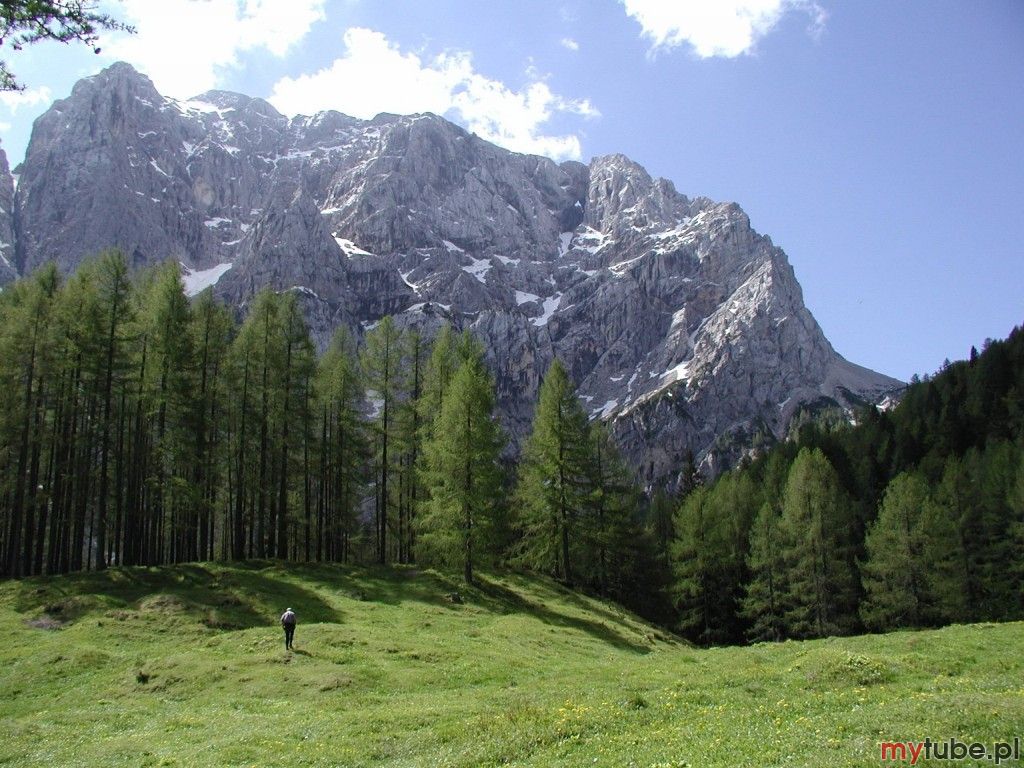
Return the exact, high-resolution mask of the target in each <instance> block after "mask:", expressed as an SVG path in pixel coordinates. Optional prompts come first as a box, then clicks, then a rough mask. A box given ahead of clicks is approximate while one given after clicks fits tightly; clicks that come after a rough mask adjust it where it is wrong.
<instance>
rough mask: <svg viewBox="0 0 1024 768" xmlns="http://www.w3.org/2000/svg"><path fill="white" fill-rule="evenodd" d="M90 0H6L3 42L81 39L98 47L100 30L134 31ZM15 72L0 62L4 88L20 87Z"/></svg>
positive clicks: (0, 9)
mask: <svg viewBox="0 0 1024 768" xmlns="http://www.w3.org/2000/svg"><path fill="white" fill-rule="evenodd" d="M96 8H97V4H96V3H94V2H89V1H88V0H4V2H3V3H2V4H0V45H2V44H4V43H8V44H10V46H11V47H12V48H13V49H14V50H16V51H19V50H21V49H22V48H23V47H24V46H26V45H31V44H32V43H37V42H39V41H40V40H53V41H56V42H58V43H72V42H79V43H83V44H84V45H87V46H89V47H90V48H92V49H93V50H94V51H95V52H96V53H99V52H100V49H99V48H98V47H96V43H97V41H98V40H99V32H100V30H110V31H125V32H134V31H135V30H134V29H133V28H132V27H130V26H128V25H127V24H124V23H122V22H120V21H117V20H116V19H114V18H113V17H112V16H109V15H107V14H105V13H99V12H98V11H97V10H96ZM21 88H22V86H20V85H19V84H18V81H17V80H16V79H15V77H14V74H13V73H12V72H11V71H10V70H9V69H8V68H7V65H6V63H4V62H0V91H12V90H20V89H21Z"/></svg>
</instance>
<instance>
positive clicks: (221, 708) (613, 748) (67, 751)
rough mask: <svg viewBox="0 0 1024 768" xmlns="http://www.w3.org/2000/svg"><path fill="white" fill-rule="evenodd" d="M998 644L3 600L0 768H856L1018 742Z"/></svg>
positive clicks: (511, 591) (105, 590)
mask: <svg viewBox="0 0 1024 768" xmlns="http://www.w3.org/2000/svg"><path fill="white" fill-rule="evenodd" d="M456 591H457V592H459V593H460V596H461V598H462V601H463V602H462V603H457V602H452V601H451V600H449V599H448V595H449V594H450V593H452V592H456ZM288 606H292V607H294V608H295V609H296V611H297V613H298V615H299V621H300V623H299V627H298V630H297V633H296V638H295V648H296V650H295V652H294V653H287V652H286V651H285V650H284V643H283V634H282V632H281V630H280V628H279V627H278V625H277V617H278V616H279V615H280V613H281V612H282V611H283V610H284V608H286V607H288ZM1022 628H1024V627H1022V625H1021V624H1005V625H991V624H984V625H973V626H963V627H950V628H947V629H943V630H938V631H930V632H898V633H893V634H889V635H880V636H865V637H856V638H845V639H828V640H820V641H812V642H805V643H783V644H778V645H757V646H752V647H749V648H724V649H712V650H700V649H695V648H691V647H689V646H687V645H686V644H684V643H681V642H679V641H677V640H675V639H674V638H673V637H671V636H670V635H669V634H667V633H665V632H664V631H662V630H659V629H657V628H654V627H652V626H650V625H648V624H646V623H644V622H642V621H640V620H638V619H636V618H635V617H633V616H632V615H630V614H629V613H627V612H625V611H623V610H621V609H619V608H618V607H616V606H614V605H611V604H608V603H603V602H600V601H596V600H592V599H590V598H587V597H583V596H580V595H578V594H575V593H573V592H570V591H568V590H566V589H564V588H562V587H561V586H560V585H557V584H555V583H553V582H550V581H547V580H543V579H536V578H532V577H525V576H521V575H515V574H501V575H491V576H487V577H485V578H484V579H482V582H481V585H480V586H479V587H477V588H471V589H470V588H467V587H466V586H465V585H464V584H462V583H460V582H459V581H457V580H453V579H448V578H447V577H444V576H441V575H438V574H435V573H433V572H429V571H419V570H416V569H411V568H410V569H401V568H398V569H363V568H343V567H334V566H283V565H280V564H275V563H261V564H253V565H248V566H223V565H212V564H203V565H190V566H178V567H173V568H161V569H115V570H112V571H110V572H108V573H105V574H83V575H78V576H70V577H64V578H53V579H31V580H26V581H23V582H8V583H5V584H2V585H0V633H2V637H3V639H4V640H3V642H4V646H3V651H2V653H0V660H2V662H3V664H2V668H0V691H3V696H2V698H0V733H3V734H4V738H3V739H0V764H11V765H47V766H76V765H82V766H93V765H95V766H158V765H167V766H175V765H177V766H186V765H189V766H190V765H196V766H206V765H213V766H216V765H235V766H250V765H257V766H264V765H285V764H288V765H293V766H295V765H298V766H340V765H343V766H364V765H393V766H413V765H447V766H477V765H505V764H513V765H516V764H522V765H536V766H561V765H564V766H579V765H606V766H628V765H635V766H645V767H646V766H679V765H690V766H694V767H695V768H696V767H697V766H734V765H750V766H771V765H777V766H824V765H842V766H846V765H851V766H852V765H863V766H868V765H871V766H877V765H879V764H880V760H879V742H881V741H897V740H917V739H923V738H925V737H926V736H930V737H931V738H933V739H936V738H944V737H946V738H948V737H950V736H955V737H957V738H959V739H961V740H966V741H985V742H991V741H995V740H1012V739H1013V737H1014V736H1019V735H1022V734H1024V632H1022ZM919 764H920V763H919Z"/></svg>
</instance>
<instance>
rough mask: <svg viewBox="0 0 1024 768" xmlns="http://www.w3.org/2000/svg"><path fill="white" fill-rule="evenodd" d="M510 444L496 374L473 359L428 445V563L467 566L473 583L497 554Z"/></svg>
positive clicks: (422, 522)
mask: <svg viewBox="0 0 1024 768" xmlns="http://www.w3.org/2000/svg"><path fill="white" fill-rule="evenodd" d="M504 444H505V438H504V435H503V434H502V431H501V427H500V425H499V424H498V422H497V420H496V418H495V416H494V384H493V382H492V381H491V377H490V374H489V373H488V372H487V369H486V368H485V367H484V365H483V363H482V361H480V360H468V361H466V362H464V363H463V364H462V365H461V366H460V367H459V369H458V370H457V371H456V373H455V376H454V377H453V378H452V381H451V386H450V387H449V390H448V393H447V394H446V395H445V397H444V401H443V403H442V406H441V413H440V414H439V415H438V418H437V422H436V423H435V425H434V431H433V435H432V436H431V438H430V440H428V441H427V442H426V443H425V445H424V446H423V452H424V458H425V462H424V463H425V471H424V473H423V481H424V485H425V486H426V487H427V489H428V491H429V496H428V501H427V502H426V503H425V506H424V510H423V514H422V515H421V517H420V519H419V521H418V524H417V530H418V531H419V535H418V541H419V546H420V550H421V552H422V554H423V559H424V560H426V561H427V562H436V563H438V564H440V565H443V566H454V565H459V566H461V568H462V573H463V577H464V578H465V580H466V582H467V583H472V582H473V568H474V564H475V563H477V562H479V561H480V560H481V559H482V558H484V557H486V556H487V555H489V554H493V552H494V550H495V549H496V546H495V544H496V539H497V537H496V536H495V535H494V534H495V531H496V530H497V528H498V523H499V521H498V519H497V517H498V514H499V511H500V510H501V501H500V500H501V488H502V485H503V478H502V468H501V464H500V461H499V459H500V455H501V451H502V448H503V447H504Z"/></svg>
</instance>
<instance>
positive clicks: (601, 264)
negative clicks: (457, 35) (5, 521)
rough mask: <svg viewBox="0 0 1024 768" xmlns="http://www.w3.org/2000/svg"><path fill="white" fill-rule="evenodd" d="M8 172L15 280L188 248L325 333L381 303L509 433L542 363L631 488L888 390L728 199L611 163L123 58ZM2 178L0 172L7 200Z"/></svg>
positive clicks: (520, 428) (213, 278) (80, 90)
mask: <svg viewBox="0 0 1024 768" xmlns="http://www.w3.org/2000/svg"><path fill="white" fill-rule="evenodd" d="M19 171H20V179H19V183H18V185H17V191H16V193H14V195H13V197H14V200H13V212H14V217H13V230H14V236H13V237H12V238H8V236H7V235H6V234H5V232H6V231H7V230H5V229H4V227H5V226H8V228H9V224H5V222H9V217H8V216H7V214H6V213H0V240H2V241H3V242H4V243H10V242H12V241H13V242H14V244H15V249H14V253H13V254H12V255H8V253H9V251H6V250H2V248H5V247H7V246H0V256H6V258H4V262H10V263H12V264H13V266H14V268H15V269H16V270H17V272H18V273H20V274H25V273H26V272H28V271H31V270H32V269H34V268H35V267H37V266H39V265H40V264H43V263H45V262H47V261H50V260H54V261H56V262H57V263H58V264H59V265H60V266H61V267H62V268H63V269H65V270H72V269H74V268H75V266H76V265H77V264H78V263H80V261H81V260H82V259H84V258H86V257H88V256H90V255H92V254H94V253H96V252H98V251H100V250H102V249H103V248H106V247H110V246H118V247H120V248H122V249H123V250H124V251H125V252H126V253H128V254H130V257H131V259H132V261H133V263H134V264H136V265H139V266H142V265H146V264H152V263H155V262H159V261H162V260H165V259H175V260H177V261H179V262H181V264H182V265H183V266H184V268H185V273H186V277H185V282H186V288H187V290H188V291H189V292H190V293H198V292H199V291H200V290H202V289H203V288H204V287H206V286H208V285H213V286H214V290H215V292H216V293H217V294H218V295H219V296H221V297H223V298H225V299H227V300H228V301H230V302H232V303H234V304H235V305H236V306H239V307H244V305H245V302H246V301H247V300H248V298H249V297H251V296H252V295H253V294H254V293H255V292H256V291H257V290H259V289H260V288H261V287H262V286H264V285H270V286H272V287H274V288H275V289H278V290H294V291H298V292H299V293H301V295H302V299H303V302H304V306H305V308H306V311H307V316H308V317H309V320H310V323H311V326H312V328H313V329H314V333H315V335H316V337H317V339H318V341H319V342H320V343H321V344H323V343H325V342H326V340H327V339H328V338H329V335H330V333H331V331H332V329H333V328H334V327H336V326H337V325H339V324H346V325H349V326H351V327H352V328H353V329H355V330H357V332H358V331H359V330H360V329H364V328H366V327H368V326H369V325H371V324H372V323H374V322H376V321H377V320H379V319H380V318H381V317H382V316H384V315H385V314H392V315H395V316H396V317H397V318H398V319H399V321H400V322H401V323H403V324H406V325H417V326H423V327H426V328H428V329H432V328H435V327H436V326H438V325H439V324H440V323H442V322H444V321H446V320H447V321H450V322H452V323H453V324H455V325H456V326H459V327H469V328H472V329H473V331H474V332H476V333H477V334H478V335H479V336H481V337H482V338H483V339H484V340H485V342H486V344H487V347H488V349H489V355H490V356H491V363H492V366H493V370H494V371H495V373H496V377H497V384H498V390H499V402H500V406H501V409H502V414H503V418H504V420H505V423H506V426H507V427H508V428H509V430H510V431H511V432H512V433H513V435H515V436H521V435H523V434H524V433H525V431H526V430H527V429H528V426H529V421H530V418H531V416H532V407H533V401H534V398H535V395H536V392H537V388H538V385H539V381H540V378H541V376H542V375H543V372H544V371H545V370H546V368H547V366H548V364H549V363H550V361H551V360H552V359H553V358H554V357H555V356H556V355H557V356H559V357H560V358H561V359H562V360H563V361H564V362H565V363H566V364H567V366H568V368H569V370H570V371H571V372H572V375H573V376H574V377H575V380H576V382H577V383H578V386H579V392H580V394H581V396H582V397H583V398H584V400H585V401H586V403H587V406H588V408H589V409H590V412H591V414H592V415H593V416H594V417H600V418H603V419H605V420H607V421H609V422H610V423H611V425H612V427H613V430H614V433H615V434H616V436H617V438H618V440H619V442H620V444H621V445H622V447H623V449H624V451H625V453H626V455H627V457H628V458H629V459H630V460H631V461H632V462H633V463H634V464H635V465H636V466H637V468H638V469H639V470H640V471H641V474H642V476H643V477H644V478H646V479H647V480H655V479H657V480H664V479H671V478H672V476H673V474H674V473H675V472H677V471H678V470H679V468H680V466H681V464H682V461H683V458H684V457H685V455H686V453H687V451H693V452H694V454H695V455H696V456H697V457H698V459H699V460H701V461H703V462H704V463H705V464H706V465H710V466H711V469H715V468H719V467H721V466H723V462H728V461H730V460H732V459H734V458H735V457H736V456H737V455H738V454H739V452H740V451H741V450H742V449H743V448H744V447H745V446H747V445H748V444H749V443H750V440H751V439H752V438H753V436H754V435H755V434H758V433H760V434H762V435H767V436H771V435H774V436H779V435H781V434H782V433H783V431H784V430H785V428H786V426H787V423H788V421H789V419H790V418H791V416H792V415H793V414H794V412H795V411H796V410H797V408H798V407H800V406H801V405H806V404H808V403H816V402H835V403H838V404H840V405H843V406H850V405H851V404H854V403H857V402H860V401H863V400H865V399H869V400H870V399H877V398H880V397H882V396H883V395H885V394H886V393H888V392H891V391H892V390H893V389H894V388H898V387H899V386H900V383H899V382H897V381H895V380H893V379H890V378H888V377H885V376H882V375H880V374H877V373H874V372H872V371H869V370H866V369H864V368H861V367H859V366H856V365H854V364H852V363H849V362H847V361H846V360H844V359H843V358H842V357H840V356H839V355H838V354H837V353H836V352H835V351H834V350H833V349H832V347H831V346H830V344H829V343H828V341H827V340H826V338H825V337H824V335H823V333H822V331H821V329H820V328H819V327H818V325H817V323H816V322H815V320H814V318H813V317H812V316H811V314H810V313H809V312H808V310H807V309H806V308H805V306H804V304H803V298H802V294H801V290H800V286H799V284H798V283H797V281H796V278H795V276H794V274H793V270H792V268H791V267H790V265H789V263H788V262H787V259H786V255H785V253H783V251H782V250H781V249H779V248H777V247H776V246H774V245H773V244H772V241H771V240H770V239H769V238H768V237H766V236H764V235H760V234H758V233H757V232H755V231H754V230H753V229H752V228H751V226H750V221H749V219H748V218H747V216H746V214H744V213H743V211H742V210H741V209H740V208H739V206H737V205H735V204H733V203H717V202H714V201H712V200H709V199H707V198H703V197H699V198H696V199H690V198H688V197H686V196H684V195H682V194H680V193H679V192H677V191H676V189H675V188H674V186H673V185H672V183H671V182H669V181H666V180H664V179H653V178H651V177H650V175H649V174H648V173H647V172H646V171H645V170H644V169H643V168H642V167H640V166H639V165H637V164H636V163H634V162H632V161H630V160H629V159H628V158H626V157H623V156H621V155H611V156H607V157H599V158H595V159H594V160H593V161H591V163H590V164H589V165H583V164H581V163H576V162H566V163H561V164H556V163H555V162H553V161H551V160H549V159H546V158H543V157H536V156H530V155H521V154H516V153H513V152H509V151H507V150H504V149H501V148H499V147H497V146H494V145H493V144H489V143H487V142H485V141H483V140H481V139H479V138H478V137H476V136H475V135H472V134H470V133H467V132H466V131H464V130H462V129H461V128H459V127H457V126H455V125H453V124H452V123H449V122H448V121H446V120H444V119H442V118H440V117H437V116H434V115H429V114H427V115H413V116H397V115H386V114H385V115H378V116H377V117H376V118H374V119H373V120H369V121H363V120H357V119H354V118H351V117H347V116H345V115H341V114H339V113H336V112H324V113H320V114H317V115H315V116H313V117H303V116H300V117H296V118H292V119H289V118H286V117H284V116H282V115H281V114H279V113H278V112H277V111H276V110H274V108H273V107H272V106H270V105H269V104H268V103H267V102H265V101H262V100H260V99H254V98H249V97H246V96H242V95H239V94H234V93H226V92H222V91H212V92H209V93H206V94H203V95H202V96H198V97H196V98H194V99H192V100H190V101H176V100H173V99H169V98H166V97H163V96H161V95H160V94H159V93H158V92H157V91H156V89H155V88H154V86H153V84H152V83H151V82H150V81H149V79H148V78H146V77H144V76H142V75H140V74H139V73H137V72H136V71H135V70H133V69H132V68H131V67H130V66H128V65H126V64H116V65H114V66H112V67H110V68H109V69H107V70H105V71H103V72H101V73H100V74H98V75H96V76H94V77H91V78H87V79H85V80H82V81H81V82H79V83H78V84H77V85H76V86H75V87H74V90H73V91H72V93H71V96H70V97H69V98H67V99H64V100H62V101H58V102H56V103H54V105H53V106H52V107H51V108H50V110H49V111H48V112H46V114H44V115H43V116H41V117H40V118H39V119H38V120H37V122H36V124H35V127H34V131H33V135H32V140H31V144H30V146H29V149H28V152H27V156H26V159H25V162H24V164H23V165H22V166H21V167H20V168H19ZM10 192H13V187H12V185H11V182H10V175H9V174H8V173H7V172H6V165H4V166H2V167H0V209H2V211H4V212H6V211H10V210H12V207H11V205H9V204H8V201H9V200H10ZM0 267H2V265H0ZM11 271H12V273H13V270H11Z"/></svg>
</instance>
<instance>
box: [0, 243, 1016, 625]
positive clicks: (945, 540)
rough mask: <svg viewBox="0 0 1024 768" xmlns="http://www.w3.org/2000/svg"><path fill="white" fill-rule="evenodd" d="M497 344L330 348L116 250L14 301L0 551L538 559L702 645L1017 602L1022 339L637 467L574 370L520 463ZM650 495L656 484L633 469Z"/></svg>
mask: <svg viewBox="0 0 1024 768" xmlns="http://www.w3.org/2000/svg"><path fill="white" fill-rule="evenodd" d="M484 360H485V350H484V349H483V348H482V346H481V345H480V343H479V342H478V341H477V340H476V339H475V338H474V337H473V336H472V335H471V334H470V333H468V332H464V333H462V334H458V333H456V332H455V331H453V330H452V329H450V328H447V327H445V328H442V330H441V331H439V332H438V333H437V335H436V336H435V337H433V338H424V337H422V336H421V335H419V334H418V333H417V332H416V331H414V330H404V329H400V328H399V327H398V326H397V325H396V324H395V323H394V322H393V321H392V320H391V318H384V319H383V320H382V321H381V322H380V323H378V324H377V325H375V326H374V327H373V328H372V329H370V330H368V331H367V332H366V334H365V338H364V339H363V340H362V341H361V343H357V340H356V339H354V338H352V337H351V336H350V335H348V334H347V333H346V332H345V331H344V330H339V331H338V333H337V334H336V335H335V337H334V338H333V339H332V341H331V343H330V345H329V347H328V349H327V350H326V352H325V353H324V354H323V355H320V356H318V355H317V354H316V350H315V348H314V345H313V342H312V340H311V338H310V334H309V330H308V328H307V326H306V324H305V321H304V319H303V315H302V310H301V306H300V304H299V302H298V298H297V296H296V294H295V292H283V293H279V294H276V293H273V292H270V291H264V292H263V293H260V294H259V295H257V296H256V297H255V298H254V299H253V300H252V301H251V302H250V304H249V306H248V307H247V308H246V314H245V318H244V321H242V322H241V323H239V322H238V321H237V320H236V318H235V315H234V314H233V312H232V311H231V310H229V309H228V308H227V307H226V306H224V305H221V304H219V303H218V302H216V301H215V300H214V299H213V297H212V294H211V292H210V291H209V290H207V291H205V292H204V293H202V294H200V295H199V296H198V297H196V298H195V299H193V300H192V301H189V300H188V299H187V298H186V296H185V294H184V292H183V288H182V283H181V274H180V271H179V267H178V265H177V264H173V263H168V264H165V265H163V266H161V267H158V268H155V269H152V270H149V271H145V272H141V273H131V272H130V271H129V268H128V266H127V263H126V261H125V258H124V256H123V255H122V254H120V253H119V252H116V251H111V252H107V253H104V254H102V255H101V256H100V257H98V258H97V259H95V260H93V261H91V262H90V263H88V264H87V265H84V266H83V267H81V268H80V269H79V270H78V271H77V272H76V273H75V275H74V276H72V277H69V278H65V277H63V276H61V275H60V274H58V272H57V270H56V268H54V267H47V268H43V269H42V270H40V271H38V272H37V273H35V274H34V275H32V276H30V277H28V278H26V279H24V280H21V281H18V282H16V283H14V284H13V285H11V286H9V287H8V288H7V289H5V291H4V292H3V293H2V294H0V398H2V400H3V402H2V406H0V556H2V562H0V573H2V575H3V576H5V577H15V578H17V577H22V576H30V575H39V574H58V573H67V572H71V571H80V570H93V569H96V570H99V569H104V568H107V567H110V566H115V565H158V564H166V563H179V562H188V561H196V560H212V559H221V560H245V559H263V558H277V559H281V560H291V561H335V562H363V563H370V562H377V563H384V564H387V563H413V562H416V563H418V564H422V565H425V566H430V567H438V568H442V569H448V570H453V571H457V572H459V573H461V574H463V576H464V578H465V579H466V580H467V581H472V580H473V578H474V572H475V569H477V568H480V567H484V568H487V567H494V566H505V567H514V568H525V569H529V570H533V571H536V572H539V573H544V574H548V575H551V576H553V577H555V578H557V579H559V580H561V581H563V582H565V583H567V584H570V585H572V586H574V587H577V588H581V589H585V590H589V591H593V592H596V593H599V594H602V595H605V596H609V597H612V598H615V599H618V600H619V601H620V602H623V603H625V604H627V605H629V606H630V607H632V608H634V609H636V610H638V611H639V612H641V613H643V614H644V615H646V616H647V617H649V618H653V619H656V620H658V621H660V622H662V623H664V624H666V625H667V626H671V627H673V628H675V629H677V630H678V631H680V632H681V633H683V634H684V635H686V636H687V637H689V638H691V639H693V640H695V641H697V642H701V643H705V644H720V643H738V642H745V641H758V640H780V639H784V638H803V637H818V636H827V635H835V634H848V633H852V632H858V631H863V630H865V629H866V630H887V629H892V628H897V627H920V626H937V625H941V624H946V623H950V622H960V621H980V620H1003V619H1017V618H1021V617H1024V332H1022V331H1021V330H1020V329H1017V330H1015V331H1014V332H1013V333H1012V334H1011V335H1010V337H1009V338H1008V339H1007V340H1006V341H996V342H989V343H986V344H985V346H984V349H983V351H982V352H981V353H980V354H979V353H976V352H974V351H973V350H972V354H971V357H970V360H968V361H964V362H959V363H955V364H948V365H945V366H944V367H943V369H942V370H941V371H940V372H938V373H937V374H936V375H935V376H934V377H932V378H929V379H927V380H925V381H916V382H914V383H912V384H911V386H910V387H909V388H908V389H907V390H906V392H905V393H904V394H903V397H902V400H901V402H900V404H899V405H898V406H897V407H896V408H894V409H892V410H890V411H886V412H882V411H879V410H878V409H877V408H876V407H874V406H865V407H864V408H863V409H861V410H860V411H859V412H857V413H856V414H854V417H853V418H852V419H849V418H847V416H846V415H845V414H842V415H840V414H836V413H829V412H825V413H824V414H817V415H816V416H814V417H812V416H809V415H804V416H803V417H800V418H797V419H796V420H795V421H794V426H793V428H792V431H791V434H790V436H789V439H787V440H785V441H783V442H780V443H779V444H777V445H776V446H774V447H773V448H771V449H769V450H764V451H760V452H758V453H757V454H755V455H754V456H753V457H752V458H750V459H748V460H747V461H745V462H744V464H743V465H742V466H741V467H739V468H738V469H736V470H734V471H731V472H727V473H725V474H724V475H722V476H720V477H719V478H717V479H716V480H715V481H714V482H705V481H704V480H703V478H702V477H701V476H700V473H699V472H698V471H697V469H696V468H695V467H694V466H693V462H692V459H691V460H689V461H688V462H687V466H686V467H681V468H680V469H681V474H682V477H683V483H682V487H681V488H680V489H679V492H678V494H677V495H668V494H667V493H665V492H662V491H660V490H658V489H640V488H638V487H637V485H636V482H635V479H634V477H633V474H632V472H631V471H630V470H629V469H628V467H627V466H626V465H625V464H624V462H623V461H622V459H621V458H620V457H619V455H618V453H617V451H616V448H615V445H614V442H613V440H612V439H611V437H610V435H609V434H608V432H607V431H606V429H605V427H604V425H603V424H602V423H601V421H600V420H594V421H590V420H588V418H587V415H586V412H585V410H584V408H583V406H582V403H581V402H580V400H579V398H578V397H577V395H576V393H575V389H574V385H573V383H572V381H571V380H570V378H569V376H568V374H567V372H566V370H565V369H564V367H563V366H562V365H561V364H560V363H559V362H558V361H557V360H556V361H555V362H554V363H553V364H552V366H551V367H550V369H549V370H548V371H547V373H546V375H545V377H544V380H543V383H542V386H541V389H540V393H539V396H538V401H537V404H536V411H535V416H534V423H533V428H532V431H531V433H530V435H529V436H528V438H527V439H526V440H525V443H524V445H523V449H522V451H521V456H520V457H519V459H518V461H517V462H513V461H512V460H511V459H510V458H509V457H510V452H509V451H508V450H507V446H508V439H507V436H506V435H505V434H504V432H503V431H502V428H501V426H500V424H499V423H498V421H497V419H496V418H495V416H494V410H495V392H494V384H493V380H492V377H491V374H490V372H489V371H488V369H487V366H486V364H485V362H484ZM644 491H646V493H645V492H644Z"/></svg>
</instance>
